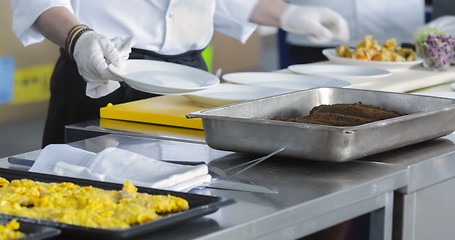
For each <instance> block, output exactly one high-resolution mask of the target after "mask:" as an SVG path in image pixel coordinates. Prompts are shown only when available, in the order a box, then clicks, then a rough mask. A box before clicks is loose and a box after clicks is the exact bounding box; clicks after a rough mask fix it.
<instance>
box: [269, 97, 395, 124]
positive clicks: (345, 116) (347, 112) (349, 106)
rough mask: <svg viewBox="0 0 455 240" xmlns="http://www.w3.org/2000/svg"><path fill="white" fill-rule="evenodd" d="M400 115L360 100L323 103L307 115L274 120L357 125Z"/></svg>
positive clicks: (278, 117) (274, 118)
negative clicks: (356, 101)
mask: <svg viewBox="0 0 455 240" xmlns="http://www.w3.org/2000/svg"><path fill="white" fill-rule="evenodd" d="M399 116H402V114H400V113H397V112H394V111H390V110H386V109H382V108H380V107H377V106H373V105H369V104H363V103H361V102H358V103H339V104H331V105H325V104H323V105H319V106H316V107H314V108H312V109H311V110H310V114H309V115H307V116H297V117H293V116H275V117H273V118H272V120H278V121H288V122H298V123H311V124H320V125H330V126H356V125H361V124H365V123H370V122H375V121H379V120H383V119H388V118H394V117H399Z"/></svg>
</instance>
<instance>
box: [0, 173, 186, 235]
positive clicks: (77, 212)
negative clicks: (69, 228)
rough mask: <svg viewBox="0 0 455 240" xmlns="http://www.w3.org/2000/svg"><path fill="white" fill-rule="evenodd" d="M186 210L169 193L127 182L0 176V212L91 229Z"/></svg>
mask: <svg viewBox="0 0 455 240" xmlns="http://www.w3.org/2000/svg"><path fill="white" fill-rule="evenodd" d="M187 209H189V203H188V202H187V201H186V200H185V199H183V198H180V197H175V196H172V195H151V194H147V193H139V192H137V188H136V187H135V186H134V185H133V184H131V182H130V181H128V180H127V181H125V182H124V184H123V188H122V190H103V189H100V188H96V187H93V186H79V185H76V184H74V183H71V182H62V183H55V182H53V183H44V182H39V181H33V180H29V179H17V180H12V181H8V180H7V179H4V178H2V177H0V213H2V214H9V215H17V216H22V217H29V218H35V219H45V220H51V221H56V222H62V223H67V224H73V225H80V226H86V227H93V228H128V227H130V226H133V225H137V224H141V223H145V222H149V221H154V220H157V219H160V218H161V217H162V216H163V215H165V214H169V213H174V212H178V211H185V210H187Z"/></svg>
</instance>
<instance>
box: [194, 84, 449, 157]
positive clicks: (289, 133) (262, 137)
mask: <svg viewBox="0 0 455 240" xmlns="http://www.w3.org/2000/svg"><path fill="white" fill-rule="evenodd" d="M355 102H362V103H364V104H372V105H375V106H378V107H381V108H384V109H388V110H392V111H396V112H399V113H401V114H406V115H404V116H400V117H396V118H391V119H385V120H381V121H376V122H372V123H367V124H363V125H358V126H350V127H336V126H324V125H316V124H303V123H294V122H284V121H274V120H270V118H272V117H274V116H277V115H290V116H304V115H308V114H309V112H310V110H311V109H312V108H313V107H315V106H318V105H321V104H335V103H355ZM187 117H188V118H202V124H203V128H204V135H205V140H206V142H207V144H208V145H209V146H210V147H212V148H215V149H220V150H229V151H237V152H246V153H255V154H267V153H270V152H272V151H274V150H276V149H280V148H282V147H283V146H286V148H285V149H284V150H283V151H281V152H280V153H278V155H281V156H288V157H294V158H300V159H310V160H320V161H332V162H344V161H349V160H353V159H358V158H362V157H365V156H368V155H372V154H375V153H380V152H384V151H387V150H391V149H395V148H399V147H403V146H406V145H410V144H415V143H418V142H423V141H426V140H429V139H433V138H437V137H441V136H444V135H447V134H449V133H451V132H453V131H454V130H455V100H454V99H449V98H440V97H431V96H422V95H416V94H404V93H393V92H381V91H370V90H359V89H349V88H315V89H310V90H303V91H297V92H293V93H286V94H282V95H277V96H272V97H267V98H262V99H257V100H253V101H248V102H244V103H239V104H232V105H227V106H223V107H218V108H212V109H207V110H202V111H198V112H193V113H190V114H188V115H187Z"/></svg>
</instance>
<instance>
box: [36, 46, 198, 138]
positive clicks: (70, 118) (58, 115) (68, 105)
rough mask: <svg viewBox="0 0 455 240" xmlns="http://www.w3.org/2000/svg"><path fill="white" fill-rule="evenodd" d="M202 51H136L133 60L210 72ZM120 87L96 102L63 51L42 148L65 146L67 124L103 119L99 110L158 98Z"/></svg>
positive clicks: (131, 55)
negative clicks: (112, 105) (88, 93)
mask: <svg viewBox="0 0 455 240" xmlns="http://www.w3.org/2000/svg"><path fill="white" fill-rule="evenodd" d="M201 52H202V50H201V51H190V52H187V53H184V54H180V55H175V56H165V55H160V54H157V53H154V52H150V51H146V50H141V49H133V50H132V52H131V54H130V59H149V60H159V61H166V62H172V63H178V64H183V65H187V66H191V67H196V68H199V69H203V70H206V71H207V65H206V64H205V62H204V59H203V58H202V56H201ZM120 84H121V86H120V88H119V89H117V90H115V91H114V92H112V93H111V94H109V95H107V96H104V97H101V98H97V99H93V98H90V97H87V96H86V95H85V88H86V82H85V80H84V79H83V78H82V77H81V76H80V75H79V72H78V70H77V66H76V62H75V61H74V60H72V59H71V58H70V57H69V56H68V54H67V53H66V52H65V50H63V49H61V50H60V57H59V59H58V61H57V64H56V66H55V69H54V72H53V73H52V77H51V83H50V91H51V97H50V100H49V109H48V113H47V119H46V125H45V128H44V135H43V143H42V146H43V147H45V146H47V145H48V144H57V143H64V142H65V126H66V125H70V124H75V123H80V122H85V121H88V120H92V119H98V118H100V108H101V107H105V106H106V105H107V104H108V103H112V104H119V103H124V102H130V101H136V100H140V99H144V98H150V97H156V96H158V95H156V94H150V93H145V92H141V91H138V90H135V89H133V88H131V87H129V86H128V85H127V84H125V83H124V82H121V83H120Z"/></svg>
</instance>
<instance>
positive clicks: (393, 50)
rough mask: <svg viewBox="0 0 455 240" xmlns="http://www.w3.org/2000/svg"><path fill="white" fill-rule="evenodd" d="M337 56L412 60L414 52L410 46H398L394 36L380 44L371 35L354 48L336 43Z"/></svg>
mask: <svg viewBox="0 0 455 240" xmlns="http://www.w3.org/2000/svg"><path fill="white" fill-rule="evenodd" d="M336 55H337V56H338V57H345V58H353V59H357V60H371V61H388V62H406V61H414V60H415V58H416V53H415V51H414V50H413V49H411V48H398V46H397V41H396V39H395V38H391V39H388V40H387V41H385V42H384V44H382V45H380V44H379V43H378V40H373V37H372V36H371V35H366V36H365V38H364V39H363V40H362V41H360V42H358V43H357V46H356V47H355V49H352V48H351V47H349V46H348V45H338V46H337V47H336Z"/></svg>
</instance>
